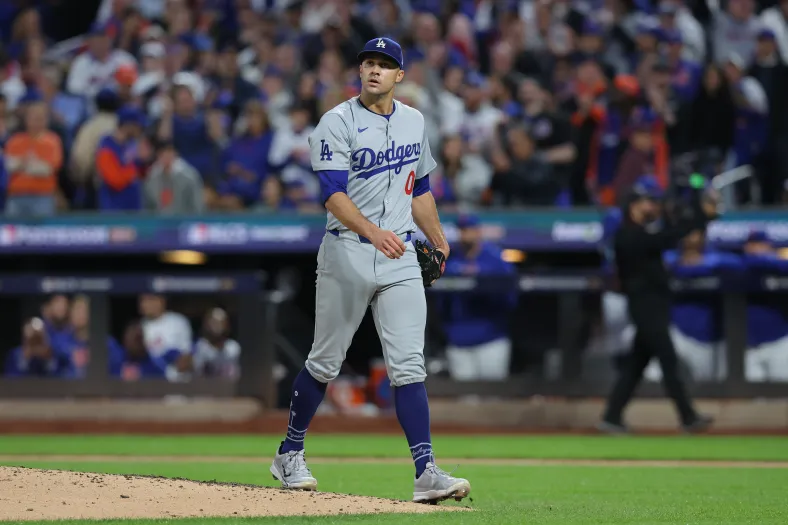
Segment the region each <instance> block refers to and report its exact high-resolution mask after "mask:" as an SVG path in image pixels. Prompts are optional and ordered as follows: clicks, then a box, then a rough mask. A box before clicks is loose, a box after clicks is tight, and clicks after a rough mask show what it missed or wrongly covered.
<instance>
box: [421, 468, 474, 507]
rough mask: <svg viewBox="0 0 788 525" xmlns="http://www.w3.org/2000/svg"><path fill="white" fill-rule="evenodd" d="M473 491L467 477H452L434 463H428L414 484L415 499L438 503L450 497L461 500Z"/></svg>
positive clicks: (422, 501)
mask: <svg viewBox="0 0 788 525" xmlns="http://www.w3.org/2000/svg"><path fill="white" fill-rule="evenodd" d="M470 492H471V484H470V483H468V480H467V479H462V478H455V477H452V476H451V474H449V473H448V472H444V471H443V470H441V469H439V468H438V467H437V466H436V465H435V464H434V463H427V468H426V469H424V472H422V474H421V476H419V477H418V478H416V481H415V482H414V484H413V501H414V502H416V503H432V504H437V503H438V502H439V501H443V500H446V499H449V498H454V499H455V500H457V501H460V500H461V499H462V498H464V497H466V496H467V495H468V494H469V493H470Z"/></svg>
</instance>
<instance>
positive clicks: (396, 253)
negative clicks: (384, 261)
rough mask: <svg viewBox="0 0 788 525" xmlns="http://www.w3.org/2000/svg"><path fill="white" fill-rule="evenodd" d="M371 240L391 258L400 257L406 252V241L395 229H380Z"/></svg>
mask: <svg viewBox="0 0 788 525" xmlns="http://www.w3.org/2000/svg"><path fill="white" fill-rule="evenodd" d="M370 241H372V245H373V246H374V247H375V248H377V249H378V250H380V251H381V252H382V253H383V255H385V256H386V257H388V258H389V259H399V258H400V257H402V256H403V254H404V253H405V249H406V248H405V243H404V242H402V239H400V238H399V237H398V236H397V234H396V233H394V232H393V231H389V230H380V229H379V230H378V231H377V232H375V235H373V236H372V238H370Z"/></svg>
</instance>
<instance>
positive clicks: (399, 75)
mask: <svg viewBox="0 0 788 525" xmlns="http://www.w3.org/2000/svg"><path fill="white" fill-rule="evenodd" d="M403 78H405V71H403V70H401V69H400V70H399V71H397V79H396V80H395V82H396V83H397V84H399V83H400V82H402V79H403Z"/></svg>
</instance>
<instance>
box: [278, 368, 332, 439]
mask: <svg viewBox="0 0 788 525" xmlns="http://www.w3.org/2000/svg"><path fill="white" fill-rule="evenodd" d="M326 386H328V385H327V384H326V383H321V382H320V381H318V380H317V379H315V378H314V377H312V374H310V373H309V372H308V371H307V369H306V368H304V369H302V370H301V372H299V373H298V375H297V376H296V378H295V381H293V393H292V395H291V397H290V420H289V421H288V423H287V437H286V438H285V441H284V443H282V446H281V447H279V453H280V454H284V453H285V452H290V451H291V450H304V438H305V437H306V431H307V430H308V429H309V423H311V422H312V418H313V417H315V412H317V407H319V406H320V403H321V402H322V401H323V397H324V396H325V395H326Z"/></svg>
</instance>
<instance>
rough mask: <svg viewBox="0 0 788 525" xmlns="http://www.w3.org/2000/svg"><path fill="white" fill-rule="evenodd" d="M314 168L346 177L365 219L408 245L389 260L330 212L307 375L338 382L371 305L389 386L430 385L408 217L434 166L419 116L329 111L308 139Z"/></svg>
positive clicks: (345, 108) (398, 108)
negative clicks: (418, 187)
mask: <svg viewBox="0 0 788 525" xmlns="http://www.w3.org/2000/svg"><path fill="white" fill-rule="evenodd" d="M309 144H310V149H311V157H312V169H313V170H315V171H347V172H348V184H347V194H348V196H349V197H350V200H352V201H353V203H354V204H355V205H356V207H358V209H359V210H360V211H361V213H362V214H363V215H364V216H365V217H366V218H367V219H368V220H369V221H370V222H372V223H373V224H376V225H377V226H378V227H380V228H383V229H386V230H391V231H393V232H394V233H396V234H398V235H399V236H400V239H402V240H403V241H406V242H405V246H406V248H407V250H406V251H405V253H404V254H403V256H402V257H400V258H399V259H389V258H388V257H386V256H385V255H384V254H382V253H381V252H380V251H378V250H377V249H376V248H375V247H374V246H372V244H369V241H368V240H366V239H363V238H360V237H359V236H358V235H356V234H355V233H353V232H351V231H350V230H348V229H347V227H345V226H344V225H343V224H342V223H341V222H340V221H339V220H338V219H337V218H336V217H334V216H333V215H332V214H331V213H329V214H328V224H327V228H326V229H327V230H328V231H327V233H326V234H325V236H324V237H323V242H322V243H321V245H320V250H319V252H318V255H317V290H316V297H315V338H314V343H313V344H312V350H311V351H310V353H309V357H308V358H307V362H306V369H307V370H308V371H309V373H310V374H311V375H312V376H313V377H314V378H316V379H317V380H319V381H322V382H328V381H330V380H332V379H334V378H335V377H336V376H337V375H338V374H339V371H340V368H341V366H342V362H343V361H344V360H345V355H346V353H347V349H348V348H349V347H350V343H351V341H352V339H353V335H354V334H355V333H356V330H358V327H359V325H360V324H361V321H362V320H363V318H364V315H365V314H366V312H367V308H368V307H369V306H371V307H372V316H373V318H374V321H375V327H376V328H377V331H378V336H379V337H380V342H381V346H382V348H383V357H384V359H385V361H386V369H387V371H388V376H389V378H390V380H391V384H392V385H394V386H402V385H406V384H408V383H416V382H421V381H424V379H425V378H426V370H425V367H424V328H425V324H426V318H427V304H426V299H425V296H424V285H423V284H422V280H421V269H420V268H419V264H418V261H417V258H416V250H415V248H414V247H413V244H411V243H410V242H407V240H408V239H409V238H410V233H409V232H413V231H415V229H416V225H415V224H414V222H413V216H412V214H411V204H412V201H413V190H414V186H415V183H416V179H420V178H422V177H424V176H426V175H427V174H428V173H429V172H430V171H431V170H432V169H434V168H435V166H436V163H435V160H434V159H433V158H432V155H431V154H430V147H429V144H428V143H427V137H426V133H425V130H424V117H423V116H422V114H421V113H419V111H417V110H415V109H413V108H411V107H408V106H406V105H405V104H402V103H401V102H397V101H395V102H394V112H393V113H392V114H391V115H390V116H389V117H385V116H382V115H378V114H376V113H373V112H372V111H370V110H368V109H367V108H365V107H364V106H363V105H362V104H361V103H360V102H359V100H358V98H352V99H350V100H348V101H346V102H343V103H342V104H340V105H338V106H337V107H335V108H334V109H332V110H331V111H329V112H327V113H326V114H325V115H323V117H322V118H321V119H320V123H319V124H318V125H317V128H315V131H314V132H313V133H312V135H311V136H310V137H309Z"/></svg>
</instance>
